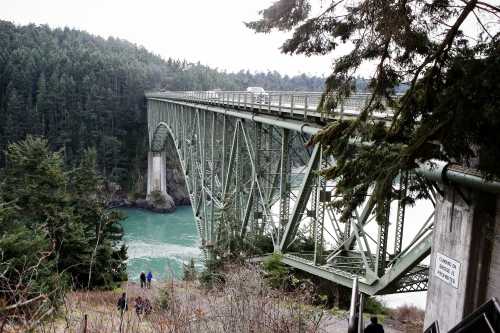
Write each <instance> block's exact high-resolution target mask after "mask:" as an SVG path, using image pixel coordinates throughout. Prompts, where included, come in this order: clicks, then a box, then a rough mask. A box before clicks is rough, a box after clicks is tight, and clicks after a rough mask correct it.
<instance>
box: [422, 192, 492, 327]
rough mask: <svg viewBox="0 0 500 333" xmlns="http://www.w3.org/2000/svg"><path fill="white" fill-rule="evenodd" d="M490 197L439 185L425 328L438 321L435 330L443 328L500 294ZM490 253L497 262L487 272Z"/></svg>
mask: <svg viewBox="0 0 500 333" xmlns="http://www.w3.org/2000/svg"><path fill="white" fill-rule="evenodd" d="M495 200H496V198H495V197H494V196H493V195H490V194H485V193H477V192H471V191H469V190H467V189H465V188H462V187H456V186H444V195H443V197H442V198H440V199H439V200H438V202H437V204H436V214H435V222H434V234H433V242H432V252H431V263H430V264H431V266H430V270H429V290H428V293H427V308H426V315H425V322H424V329H425V328H427V327H429V326H430V325H431V324H432V323H433V322H434V321H436V320H437V321H438V323H439V328H440V330H441V331H442V332H448V331H449V330H450V329H451V328H452V327H453V326H455V325H456V324H457V323H458V322H460V321H461V320H462V319H463V318H464V317H465V316H466V315H467V314H469V313H471V312H472V311H473V310H474V309H475V308H477V307H478V306H479V305H481V304H482V303H484V302H485V301H486V300H487V298H488V296H497V297H498V296H500V295H499V291H500V278H499V277H498V273H499V272H500V241H497V242H498V245H496V249H494V251H492V249H493V244H494V242H493V239H496V238H495V237H494V236H495V233H494V232H493V230H494V227H495V218H496V221H497V223H496V224H497V225H499V226H498V227H497V230H496V232H499V231H500V219H499V217H498V216H499V215H498V211H496V210H495V206H496V203H495ZM495 215H496V217H495ZM492 236H493V237H492ZM495 244H496V242H495ZM492 254H493V257H494V258H495V260H497V263H498V264H497V265H496V267H494V269H493V270H490V262H491V258H492ZM495 270H496V273H495V272H494V271H495ZM492 273H493V277H491V276H492ZM490 290H491V291H490ZM495 293H496V295H494V294H495ZM489 294H490V295H489Z"/></svg>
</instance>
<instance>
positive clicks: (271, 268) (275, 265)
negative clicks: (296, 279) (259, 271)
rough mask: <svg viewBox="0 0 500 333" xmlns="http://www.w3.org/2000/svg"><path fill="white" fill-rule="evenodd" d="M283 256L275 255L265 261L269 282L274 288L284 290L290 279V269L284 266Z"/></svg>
mask: <svg viewBox="0 0 500 333" xmlns="http://www.w3.org/2000/svg"><path fill="white" fill-rule="evenodd" d="M282 258H283V256H282V255H281V254H277V253H273V255H271V257H269V258H268V259H266V260H265V261H264V269H265V271H266V273H267V276H266V278H267V281H268V283H269V285H270V286H271V287H273V288H283V287H284V284H285V281H286V280H287V279H288V274H289V270H288V267H286V266H285V264H283V262H282V261H281V259H282Z"/></svg>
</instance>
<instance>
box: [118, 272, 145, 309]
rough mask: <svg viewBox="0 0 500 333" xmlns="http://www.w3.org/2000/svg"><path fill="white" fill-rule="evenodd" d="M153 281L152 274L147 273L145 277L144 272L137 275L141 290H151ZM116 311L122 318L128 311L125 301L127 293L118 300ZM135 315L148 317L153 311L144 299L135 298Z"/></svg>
mask: <svg viewBox="0 0 500 333" xmlns="http://www.w3.org/2000/svg"><path fill="white" fill-rule="evenodd" d="M152 280H153V273H151V272H148V274H147V275H146V274H145V273H144V272H141V274H140V275H139V281H140V282H141V288H148V289H150V288H151V281H152ZM117 307H118V310H119V311H120V313H121V315H122V316H123V312H124V311H128V301H127V293H123V294H122V296H121V297H120V298H119V299H118V303H117ZM134 308H135V313H136V314H137V316H139V317H140V316H141V315H149V314H150V313H151V311H152V310H153V306H152V305H151V302H150V301H149V299H147V298H146V297H144V298H143V297H141V296H137V297H136V298H135V304H134Z"/></svg>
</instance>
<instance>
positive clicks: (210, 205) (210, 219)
mask: <svg viewBox="0 0 500 333" xmlns="http://www.w3.org/2000/svg"><path fill="white" fill-rule="evenodd" d="M146 97H147V100H148V128H149V143H150V154H149V169H148V192H151V191H153V190H160V191H166V186H165V181H164V171H163V168H164V164H165V163H164V159H165V158H166V153H165V149H166V147H167V146H173V147H175V148H176V151H177V154H178V156H179V160H180V162H181V165H182V168H183V171H184V174H185V177H186V184H187V187H188V191H189V193H190V199H191V204H192V208H193V212H194V216H195V219H196V223H197V228H198V232H199V236H200V238H201V242H202V247H203V248H204V250H205V254H206V255H207V256H210V253H211V250H212V249H213V248H214V246H217V245H218V242H219V241H220V239H221V237H222V236H224V237H226V236H227V237H237V238H239V239H246V240H248V242H250V243H251V241H252V239H254V238H255V237H256V235H262V234H266V235H270V236H271V238H272V243H273V247H274V252H279V253H282V254H283V261H284V263H286V264H288V265H290V266H292V267H294V268H297V269H300V270H303V271H306V272H309V273H311V274H314V275H316V276H320V277H322V278H325V279H327V280H330V281H333V282H336V283H338V284H340V285H343V286H346V287H351V286H352V281H353V279H354V278H355V277H357V278H358V281H359V289H360V291H362V292H363V293H366V294H369V295H375V294H388V293H399V292H410V291H423V290H427V286H428V275H429V269H428V267H427V266H426V265H424V264H422V261H423V260H424V259H425V258H426V257H427V256H428V255H429V254H430V252H431V241H432V231H433V222H434V211H433V210H432V209H431V211H429V216H427V217H426V218H424V219H422V221H420V222H419V223H418V227H419V231H418V232H417V233H416V234H415V233H414V232H413V234H412V235H410V236H408V235H406V233H405V232H406V228H405V220H406V219H405V217H406V216H405V210H407V207H405V206H404V205H403V204H402V202H400V201H398V200H395V201H394V202H393V203H391V204H390V205H388V209H387V220H386V222H385V223H383V224H381V225H379V224H377V223H376V222H375V219H374V213H373V207H374V203H373V201H372V200H371V199H370V198H369V197H368V198H367V199H366V201H365V203H364V206H363V207H362V208H361V209H359V210H358V211H357V212H356V213H355V214H354V216H352V219H351V221H350V223H339V221H338V213H337V212H335V211H334V209H333V208H332V206H331V203H332V202H333V201H334V200H335V199H336V198H335V197H334V196H333V193H334V188H335V183H334V182H332V181H327V180H326V179H324V178H323V177H321V175H319V173H318V172H317V171H318V170H320V169H323V168H327V167H329V166H330V165H332V164H333V163H334V161H333V160H332V159H331V158H330V157H328V156H327V155H326V154H325V152H324V150H325V148H324V147H322V146H321V145H319V144H316V145H315V146H311V147H307V146H306V145H305V143H306V142H307V141H308V140H309V138H310V137H311V136H312V135H314V134H316V133H317V132H318V131H319V130H320V129H321V128H322V126H324V125H325V124H326V123H327V122H328V121H330V120H332V119H341V118H353V117H357V115H358V114H359V109H360V108H361V107H362V106H363V105H364V103H365V101H366V98H367V95H364V94H358V95H354V96H353V97H351V98H350V99H348V100H347V101H345V102H344V103H343V104H342V105H339V106H338V108H336V109H335V110H332V111H331V112H329V113H328V114H324V113H320V112H317V106H318V104H319V101H320V99H321V93H307V92H268V93H264V94H255V93H248V92H221V91H208V92H151V93H147V94H146ZM374 117H375V118H376V119H378V120H382V121H389V120H390V119H391V114H390V113H385V114H382V113H380V114H375V115H374ZM155 158H156V159H158V158H159V159H161V160H163V163H160V165H161V167H160V169H159V170H156V171H155V170H154V168H153V165H154V163H153V161H154V159H155ZM454 168H455V167H454V166H449V165H444V164H442V163H427V164H422V165H421V167H420V168H419V169H418V170H415V173H411V174H402V175H401V176H400V177H399V179H398V184H396V185H395V186H399V188H400V189H401V193H404V192H405V190H406V186H407V184H408V177H422V176H424V177H427V178H428V179H430V180H431V181H440V180H441V179H442V177H445V176H446V177H447V178H448V179H454V180H455V181H457V182H467V183H468V185H471V186H475V185H478V184H479V185H481V183H482V180H481V178H480V177H479V176H477V175H465V173H464V171H463V170H455V169H454ZM431 201H432V204H433V205H435V200H431ZM391 210H392V213H391ZM228 221H229V222H228ZM413 222H414V221H413ZM224 223H231V224H232V225H231V227H230V228H229V227H228V226H225V225H224ZM413 229H414V228H413ZM299 230H302V231H303V232H305V233H306V234H308V235H310V236H312V237H313V239H314V249H311V251H310V252H307V253H302V252H293V250H292V249H293V245H294V242H296V241H297V237H296V236H297V234H298V231H299ZM224 233H232V234H228V235H226V234H224ZM403 238H404V239H405V242H403ZM403 245H404V246H403Z"/></svg>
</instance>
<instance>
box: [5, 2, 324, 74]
mask: <svg viewBox="0 0 500 333" xmlns="http://www.w3.org/2000/svg"><path fill="white" fill-rule="evenodd" d="M272 2H273V1H272V0H161V1H154V0H142V1H139V0H120V1H119V0H0V19H2V20H7V21H12V22H14V23H16V24H28V23H36V24H48V25H49V26H51V27H66V26H67V27H70V28H76V29H80V30H85V31H88V32H90V33H92V34H95V35H99V36H102V37H105V38H107V37H108V36H113V37H118V38H122V39H126V40H128V41H130V42H133V43H136V44H139V45H143V46H144V47H146V48H147V49H148V50H149V51H151V52H153V53H155V54H159V55H161V56H162V57H163V58H168V57H173V58H180V59H186V60H188V61H191V62H197V61H200V62H201V63H202V64H206V65H209V66H211V67H217V68H219V69H225V70H228V71H238V70H240V69H249V70H251V71H267V70H277V71H279V72H281V73H286V74H299V73H306V74H316V75H326V74H328V73H329V70H330V68H331V57H328V56H326V57H309V58H308V57H304V56H288V55H283V54H281V53H280V51H279V49H278V48H279V46H280V45H281V43H282V42H283V41H284V40H285V37H286V36H285V35H284V34H281V33H273V34H270V35H269V34H267V35H264V34H255V33H254V32H253V31H251V30H249V29H247V28H246V27H245V26H244V24H243V22H244V21H250V20H252V19H255V18H257V17H258V14H257V12H258V11H259V10H260V9H264V8H266V7H267V6H269V5H270V4H271V3H272Z"/></svg>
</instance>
